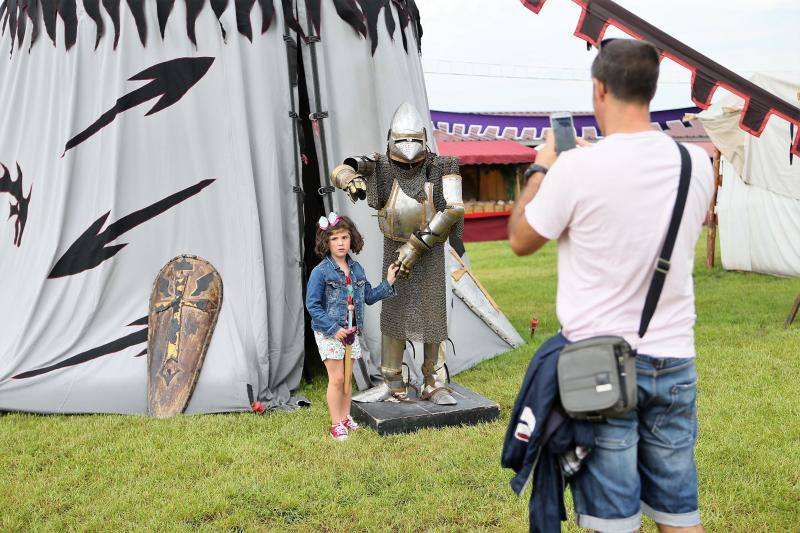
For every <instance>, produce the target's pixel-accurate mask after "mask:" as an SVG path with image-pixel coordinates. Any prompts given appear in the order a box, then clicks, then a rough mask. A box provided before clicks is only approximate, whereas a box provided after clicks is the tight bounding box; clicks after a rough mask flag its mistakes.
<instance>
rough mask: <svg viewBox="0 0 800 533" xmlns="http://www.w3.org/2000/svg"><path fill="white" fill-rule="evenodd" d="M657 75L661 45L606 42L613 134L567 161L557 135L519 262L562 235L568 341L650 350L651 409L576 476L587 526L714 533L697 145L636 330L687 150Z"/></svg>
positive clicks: (525, 205) (525, 211) (705, 168)
mask: <svg viewBox="0 0 800 533" xmlns="http://www.w3.org/2000/svg"><path fill="white" fill-rule="evenodd" d="M658 72H659V54H658V51H657V50H656V49H655V48H654V47H653V46H651V45H650V44H648V43H644V42H641V41H634V40H621V39H617V40H613V41H606V42H605V43H604V45H601V47H600V52H599V53H598V55H597V57H596V58H595V60H594V63H593V64H592V81H593V102H592V103H593V106H594V112H595V116H596V118H597V122H598V124H599V125H600V128H601V129H602V132H603V134H604V136H605V137H604V139H603V140H601V141H600V142H598V143H597V144H596V145H594V146H591V147H579V148H576V149H574V150H570V151H566V152H563V153H562V154H561V155H560V156H557V155H556V152H555V150H554V142H553V141H554V139H553V135H552V132H551V133H550V135H548V137H547V143H546V146H544V147H543V148H541V149H540V151H539V154H538V156H537V158H536V163H537V164H538V165H539V167H535V168H538V169H539V171H538V172H536V173H534V174H533V175H532V176H531V178H530V180H529V181H528V183H527V185H526V187H525V190H524V192H523V193H522V195H521V197H520V199H519V201H517V203H516V207H515V209H514V212H513V213H512V215H511V219H510V221H509V241H510V244H511V248H512V249H513V251H514V252H515V253H516V254H517V255H527V254H532V253H534V252H536V251H537V250H538V249H539V248H541V247H542V246H543V245H544V244H545V243H546V242H547V241H548V240H551V239H556V240H558V295H557V302H556V311H557V314H558V318H559V321H560V323H561V326H562V330H561V334H560V335H563V337H562V344H563V343H564V342H575V341H579V340H582V339H586V338H589V337H594V336H598V335H619V336H623V337H624V338H625V339H626V340H627V341H628V342H629V343H630V344H631V346H633V347H634V348H636V349H637V350H638V353H639V356H638V357H637V363H636V364H637V382H638V409H636V410H633V411H631V412H629V413H628V414H627V415H625V416H624V417H622V418H618V419H613V420H608V421H607V422H603V423H597V424H595V427H594V430H595V446H594V449H593V450H592V452H591V455H590V456H589V458H588V459H587V461H586V463H585V464H584V466H583V468H582V470H581V471H580V472H579V473H578V474H577V475H576V476H575V477H574V478H573V479H572V480H571V487H572V492H573V499H574V502H575V515H576V519H577V521H578V525H580V526H582V527H587V528H591V529H595V530H599V531H608V532H611V531H625V532H628V531H635V530H638V528H639V527H640V525H641V513H642V512H644V513H645V514H647V515H649V516H650V517H652V518H653V519H654V520H655V521H656V523H657V524H658V527H659V530H660V531H662V532H668V531H670V532H671V531H703V529H702V526H701V525H700V514H699V511H698V503H697V470H696V467H695V463H694V443H695V439H696V435H697V421H696V409H695V396H696V388H695V387H696V374H695V365H694V356H695V350H694V321H695V310H694V289H693V284H692V268H693V264H694V245H695V243H696V241H697V238H698V236H699V234H700V230H701V227H702V222H703V217H704V215H705V212H706V208H707V206H708V204H709V201H710V199H711V192H712V188H713V182H712V175H711V166H710V164H709V161H708V158H707V156H706V154H705V153H704V152H703V151H702V150H700V149H699V148H696V147H693V146H688V147H687V148H688V149H689V152H690V155H691V162H692V169H693V170H692V175H691V181H690V186H689V194H688V199H687V202H686V207H685V211H684V213H683V218H682V220H681V226H680V231H679V232H678V236H677V242H676V244H675V248H674V251H673V253H672V259H671V268H670V269H669V273H668V275H667V277H666V282H665V285H664V288H663V291H662V293H661V298H660V300H659V302H658V306H657V308H656V311H655V315H654V316H653V318H652V321H651V322H650V327H649V329H648V330H647V333H646V334H645V335H644V337H643V338H641V339H640V338H639V337H638V334H637V330H638V326H639V321H640V318H641V316H642V310H643V307H644V301H645V295H646V294H647V291H648V287H649V285H650V282H651V279H652V277H653V273H654V270H655V266H656V258H657V257H658V254H659V252H660V250H661V247H662V244H663V241H664V237H665V234H666V231H667V226H668V224H669V220H670V216H671V214H672V209H673V205H674V203H675V197H676V195H677V189H678V180H679V174H680V155H679V151H678V147H677V146H676V144H675V142H674V141H672V139H670V137H669V136H667V135H666V134H664V133H662V132H660V131H656V130H655V129H654V128H653V126H652V125H651V123H650V111H649V105H650V101H651V100H652V98H653V96H654V95H655V92H656V85H657V81H658ZM584 144H585V143H584ZM559 349H560V348H559Z"/></svg>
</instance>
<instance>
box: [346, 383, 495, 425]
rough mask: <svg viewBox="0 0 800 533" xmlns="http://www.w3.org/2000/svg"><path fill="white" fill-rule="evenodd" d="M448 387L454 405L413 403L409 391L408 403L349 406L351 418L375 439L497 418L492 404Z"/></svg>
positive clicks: (412, 393) (456, 387) (455, 386)
mask: <svg viewBox="0 0 800 533" xmlns="http://www.w3.org/2000/svg"><path fill="white" fill-rule="evenodd" d="M449 386H450V388H451V389H452V391H453V392H452V393H451V394H452V396H453V398H454V399H455V400H456V401H457V402H458V403H457V405H437V404H435V403H433V402H424V401H416V400H419V398H418V396H417V392H416V391H415V390H414V389H413V388H411V387H409V389H408V400H410V401H407V402H399V403H398V402H391V401H381V402H375V403H355V402H353V404H352V406H351V408H350V409H351V414H352V416H353V418H354V419H356V420H357V421H358V423H359V424H362V425H364V426H369V427H370V428H372V429H373V430H375V431H376V432H377V433H378V434H379V435H394V434H398V433H410V432H414V431H418V430H420V429H425V428H438V427H449V426H461V425H473V424H478V423H482V422H492V421H494V420H498V419H499V418H500V407H499V406H498V405H497V403H496V402H494V401H492V400H490V399H488V398H485V397H483V396H481V395H480V394H478V393H476V392H474V391H471V390H469V389H467V388H465V387H462V386H461V385H459V384H457V383H453V382H451V383H450V384H449ZM374 388H375V387H374ZM374 388H373V389H374ZM373 389H369V390H368V391H365V392H369V391H370V390H373ZM387 389H388V387H387ZM354 399H355V398H354Z"/></svg>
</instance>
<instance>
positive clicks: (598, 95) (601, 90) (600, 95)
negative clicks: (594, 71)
mask: <svg viewBox="0 0 800 533" xmlns="http://www.w3.org/2000/svg"><path fill="white" fill-rule="evenodd" d="M592 85H593V90H594V97H595V99H596V100H597V101H599V102H602V101H604V100H605V99H606V95H607V94H608V90H607V89H606V84H605V83H603V82H602V81H600V80H598V79H597V78H592Z"/></svg>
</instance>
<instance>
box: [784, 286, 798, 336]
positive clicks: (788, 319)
mask: <svg viewBox="0 0 800 533" xmlns="http://www.w3.org/2000/svg"><path fill="white" fill-rule="evenodd" d="M798 310H800V293H799V294H798V295H797V298H795V300H794V305H793V306H792V309H791V310H790V311H789V316H787V317H786V323H785V324H784V327H786V328H788V327H789V326H791V325H792V322H794V317H796V316H797V311H798Z"/></svg>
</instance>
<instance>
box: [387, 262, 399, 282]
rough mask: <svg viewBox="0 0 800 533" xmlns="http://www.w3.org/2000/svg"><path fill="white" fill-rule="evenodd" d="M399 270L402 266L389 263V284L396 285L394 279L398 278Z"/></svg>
mask: <svg viewBox="0 0 800 533" xmlns="http://www.w3.org/2000/svg"><path fill="white" fill-rule="evenodd" d="M398 270H400V267H399V266H397V265H395V264H394V263H392V264H391V265H389V268H388V269H387V270H386V281H388V282H389V285H394V281H395V280H396V279H397V271H398Z"/></svg>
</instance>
